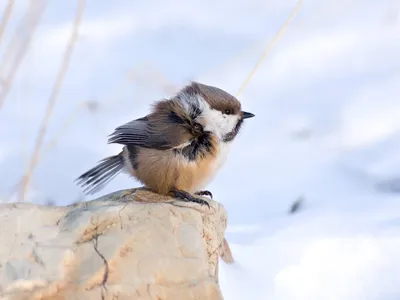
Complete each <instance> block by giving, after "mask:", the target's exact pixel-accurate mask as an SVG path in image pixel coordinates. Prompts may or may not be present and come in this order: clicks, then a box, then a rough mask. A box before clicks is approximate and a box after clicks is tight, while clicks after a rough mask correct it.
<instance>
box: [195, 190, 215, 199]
mask: <svg viewBox="0 0 400 300" xmlns="http://www.w3.org/2000/svg"><path fill="white" fill-rule="evenodd" d="M194 194H195V195H198V196H210V198H211V199H212V198H213V194H212V193H211V192H210V191H207V190H205V191H198V192H196V193H194Z"/></svg>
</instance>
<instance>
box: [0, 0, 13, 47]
mask: <svg viewBox="0 0 400 300" xmlns="http://www.w3.org/2000/svg"><path fill="white" fill-rule="evenodd" d="M13 5H14V0H8V2H7V6H6V9H5V10H4V14H3V19H2V20H1V23H0V44H1V39H2V38H3V34H4V31H5V30H6V27H7V23H8V20H9V19H10V17H11V12H12V9H13Z"/></svg>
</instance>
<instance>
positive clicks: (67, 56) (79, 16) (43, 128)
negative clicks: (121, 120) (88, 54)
mask: <svg viewBox="0 0 400 300" xmlns="http://www.w3.org/2000/svg"><path fill="white" fill-rule="evenodd" d="M84 6H85V0H79V4H78V10H77V14H76V17H75V21H74V26H73V30H72V34H71V37H70V40H69V42H68V46H67V49H66V51H65V53H64V57H63V61H62V65H61V68H60V70H59V73H58V75H57V79H56V82H55V85H54V87H53V90H52V93H51V95H50V99H49V102H48V105H47V110H46V114H45V116H44V118H43V120H42V124H41V127H40V130H39V133H38V136H37V140H36V143H35V149H34V151H33V154H32V156H31V160H30V163H29V166H28V169H27V172H26V174H25V176H24V180H23V183H22V187H21V190H20V195H19V201H21V202H22V201H24V199H25V193H26V191H27V189H28V186H29V181H30V178H31V176H32V173H33V170H34V168H35V167H36V164H37V162H38V159H39V154H40V149H41V146H42V143H43V140H44V137H45V135H46V130H47V126H48V123H49V120H50V117H51V115H52V113H53V108H54V105H55V102H56V99H57V95H58V93H59V91H60V88H61V85H62V82H63V79H64V76H65V73H66V71H67V69H68V66H69V62H70V59H71V55H72V52H73V50H74V45H75V42H76V39H77V37H78V29H79V25H80V23H81V20H82V15H83V9H84Z"/></svg>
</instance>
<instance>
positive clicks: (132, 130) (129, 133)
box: [108, 116, 191, 150]
mask: <svg viewBox="0 0 400 300" xmlns="http://www.w3.org/2000/svg"><path fill="white" fill-rule="evenodd" d="M190 138H191V135H190V133H189V132H188V130H187V128H185V127H184V125H182V124H178V123H174V122H171V121H170V120H168V119H161V120H160V119H157V122H155V121H154V119H152V118H151V116H146V117H144V118H140V119H136V120H133V121H130V122H128V123H126V124H123V125H121V126H119V127H117V128H116V129H115V130H114V132H113V133H112V134H110V136H109V139H108V143H117V144H123V145H136V146H141V147H145V148H151V149H159V150H167V149H172V148H175V147H178V146H179V145H181V144H185V143H187V142H188V141H189V140H190Z"/></svg>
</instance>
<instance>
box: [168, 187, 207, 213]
mask: <svg viewBox="0 0 400 300" xmlns="http://www.w3.org/2000/svg"><path fill="white" fill-rule="evenodd" d="M170 193H171V195H172V196H173V197H175V198H177V199H179V200H181V201H185V202H194V203H198V204H201V205H207V206H208V208H210V204H208V202H207V201H205V200H203V199H200V198H197V197H194V196H192V195H191V194H190V193H188V192H185V191H182V190H175V189H174V190H172V191H171V192H170Z"/></svg>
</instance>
